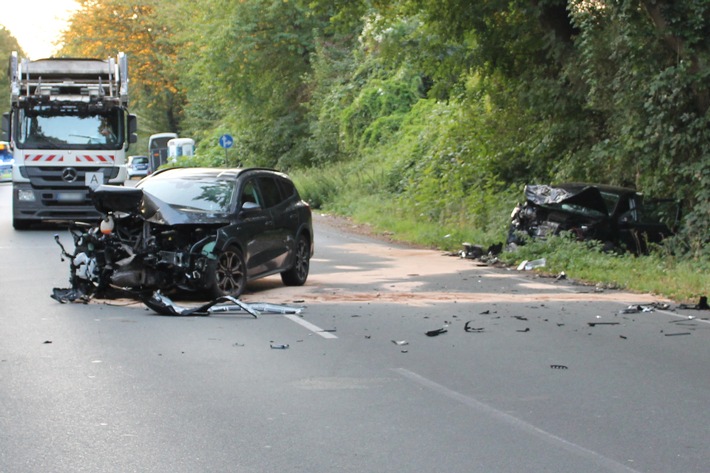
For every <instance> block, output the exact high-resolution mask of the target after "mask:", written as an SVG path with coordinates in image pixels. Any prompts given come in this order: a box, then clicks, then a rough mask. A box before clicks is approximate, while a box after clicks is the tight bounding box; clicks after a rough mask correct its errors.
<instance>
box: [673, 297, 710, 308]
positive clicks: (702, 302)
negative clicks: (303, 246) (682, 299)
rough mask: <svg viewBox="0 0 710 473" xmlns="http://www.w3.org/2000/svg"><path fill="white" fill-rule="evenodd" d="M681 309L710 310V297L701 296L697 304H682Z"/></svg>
mask: <svg viewBox="0 0 710 473" xmlns="http://www.w3.org/2000/svg"><path fill="white" fill-rule="evenodd" d="M678 308H679V309H693V310H710V305H708V297H707V296H701V297H700V300H699V301H698V303H697V304H695V305H692V304H680V305H679V306H678Z"/></svg>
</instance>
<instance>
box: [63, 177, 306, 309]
mask: <svg viewBox="0 0 710 473" xmlns="http://www.w3.org/2000/svg"><path fill="white" fill-rule="evenodd" d="M92 199H93V202H94V206H95V207H96V209H97V210H98V211H99V212H101V214H102V215H103V218H102V219H101V220H100V221H98V222H97V223H96V225H95V226H92V227H90V228H84V229H81V228H79V227H76V228H73V229H72V235H73V239H74V252H73V253H71V254H70V253H68V252H67V251H66V249H65V248H64V246H63V245H62V243H61V242H60V241H59V238H58V237H55V239H57V243H59V245H60V246H61V247H62V253H63V255H64V256H66V257H68V258H69V259H70V283H71V288H67V289H55V290H54V293H53V295H52V297H54V298H55V299H57V300H59V301H60V302H70V301H77V300H82V301H86V300H88V299H90V298H92V297H110V296H108V294H115V293H116V291H118V292H119V293H121V294H126V293H128V294H132V295H133V296H134V297H136V298H144V297H147V296H149V295H151V294H152V293H154V292H155V291H162V292H163V293H170V292H177V291H188V292H193V293H198V295H199V296H205V298H215V297H223V296H230V297H239V295H241V294H242V292H243V291H244V290H245V287H246V284H247V282H248V281H251V280H254V279H258V278H262V277H265V276H269V275H272V274H280V275H281V279H282V281H283V283H284V284H286V285H294V286H298V285H303V284H305V282H306V279H307V278H308V272H309V266H310V258H311V256H312V255H313V226H312V216H311V209H310V207H309V206H308V204H307V203H306V202H304V201H303V200H302V199H301V198H300V196H299V194H298V191H297V190H296V187H295V186H294V184H293V182H292V181H291V180H290V179H289V178H288V176H287V175H286V174H283V173H280V172H277V171H274V170H269V169H258V168H248V169H241V168H238V169H220V168H173V169H166V170H163V171H159V172H156V173H154V174H152V175H151V176H149V177H147V178H145V179H143V180H142V181H141V182H139V183H138V185H137V186H136V187H135V188H130V187H123V186H110V185H103V186H100V187H98V188H97V189H96V190H95V191H94V192H93V195H92Z"/></svg>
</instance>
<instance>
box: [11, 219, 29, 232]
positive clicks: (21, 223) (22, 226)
mask: <svg viewBox="0 0 710 473" xmlns="http://www.w3.org/2000/svg"><path fill="white" fill-rule="evenodd" d="M12 228H14V229H15V230H27V229H28V228H30V221H29V220H22V219H19V218H13V219H12Z"/></svg>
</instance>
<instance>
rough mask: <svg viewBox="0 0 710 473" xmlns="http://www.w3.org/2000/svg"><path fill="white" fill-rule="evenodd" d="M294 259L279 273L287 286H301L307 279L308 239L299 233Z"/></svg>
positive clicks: (308, 265)
mask: <svg viewBox="0 0 710 473" xmlns="http://www.w3.org/2000/svg"><path fill="white" fill-rule="evenodd" d="M295 259H296V260H295V261H294V263H293V266H291V269H288V270H286V271H284V272H283V273H281V281H283V283H284V284H285V285H287V286H303V285H304V284H305V283H306V279H308V270H309V267H310V261H311V248H310V245H309V244H308V239H307V238H306V237H305V236H303V235H301V236H299V237H298V243H297V244H296V258H295Z"/></svg>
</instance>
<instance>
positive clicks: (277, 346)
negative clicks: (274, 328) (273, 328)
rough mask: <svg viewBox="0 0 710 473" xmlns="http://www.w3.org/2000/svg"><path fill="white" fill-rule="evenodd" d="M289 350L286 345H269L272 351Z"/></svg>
mask: <svg viewBox="0 0 710 473" xmlns="http://www.w3.org/2000/svg"><path fill="white" fill-rule="evenodd" d="M288 348H289V346H288V344H287V343H279V344H276V345H275V344H273V343H272V344H271V349H272V350H287V349H288Z"/></svg>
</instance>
